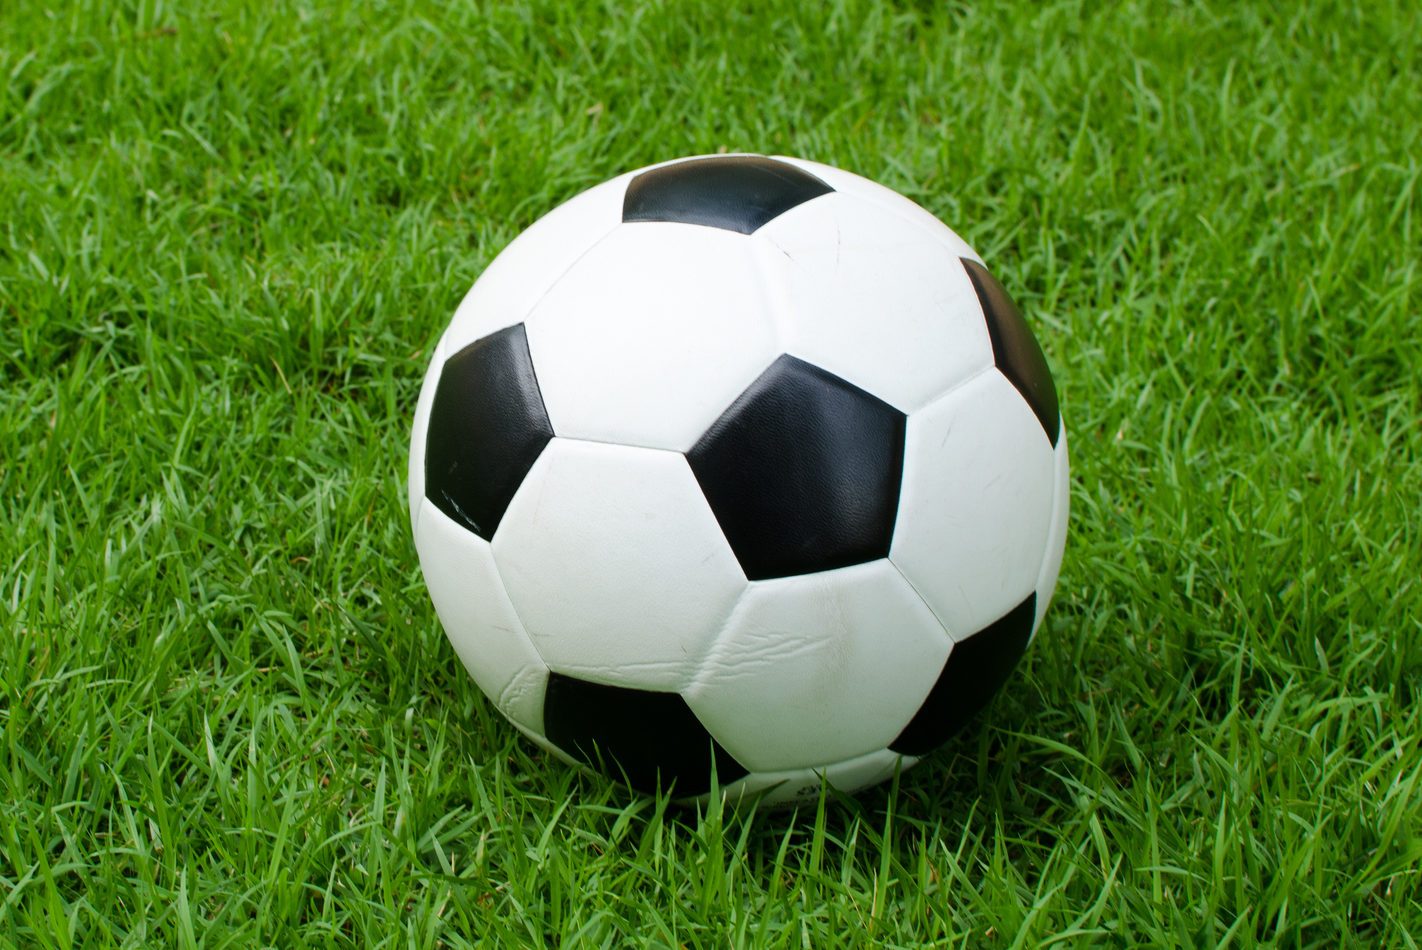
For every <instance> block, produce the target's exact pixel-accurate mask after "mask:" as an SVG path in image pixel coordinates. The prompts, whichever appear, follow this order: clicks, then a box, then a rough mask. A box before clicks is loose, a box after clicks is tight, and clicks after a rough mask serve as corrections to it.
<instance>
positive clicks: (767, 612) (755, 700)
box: [683, 559, 952, 772]
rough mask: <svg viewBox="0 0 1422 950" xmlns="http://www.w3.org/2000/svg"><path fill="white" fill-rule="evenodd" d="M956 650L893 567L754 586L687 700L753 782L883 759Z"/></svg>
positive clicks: (875, 565) (878, 564) (879, 564)
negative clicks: (763, 774) (873, 755)
mask: <svg viewBox="0 0 1422 950" xmlns="http://www.w3.org/2000/svg"><path fill="white" fill-rule="evenodd" d="M951 645H952V641H950V640H949V638H948V635H947V633H946V632H945V631H944V630H943V626H942V625H941V624H940V623H939V622H938V620H937V618H935V617H934V616H933V612H932V611H930V610H929V609H928V608H927V607H926V606H925V605H924V603H923V601H922V600H921V599H920V598H919V596H918V594H916V593H915V592H914V590H913V588H912V587H910V586H909V585H908V583H907V582H906V581H905V580H904V578H903V577H902V576H901V575H900V574H899V572H898V570H897V569H895V567H894V565H892V564H891V563H889V562H888V561H887V560H884V559H880V560H877V561H870V562H869V563H867V564H859V565H855V566H853V567H846V568H840V569H838V570H833V571H821V572H818V573H815V574H804V575H800V576H798V577H786V578H780V579H777V580H767V581H757V582H756V583H755V584H753V585H751V588H750V589H749V590H748V591H746V593H745V595H744V596H742V598H741V600H740V602H739V603H738V604H737V605H736V609H735V611H734V612H733V613H732V614H731V618H730V620H729V621H728V622H727V623H726V627H725V629H724V630H723V631H722V632H721V634H720V636H719V637H718V638H717V640H716V645H715V647H713V648H712V650H711V652H710V653H709V654H708V655H707V657H706V660H705V661H704V662H703V663H702V665H701V670H700V671H699V672H698V673H697V676H696V679H695V680H694V681H693V682H692V684H691V686H690V687H689V688H688V689H686V690H685V691H684V693H683V695H684V696H685V698H686V701H687V704H688V705H690V706H691V708H692V710H693V711H694V712H695V713H696V716H697V718H698V719H700V720H701V722H702V724H703V725H705V726H706V728H707V729H708V730H710V732H711V734H712V735H713V736H715V737H716V739H717V741H719V742H720V743H721V745H722V746H724V747H725V749H726V751H727V752H729V753H730V754H731V755H732V756H734V757H735V759H736V760H737V761H738V762H740V763H741V764H742V765H744V766H745V767H746V768H748V769H751V770H752V771H754V772H760V771H767V772H780V771H785V770H788V769H797V768H808V767H814V766H822V765H824V764H825V763H827V762H839V761H843V760H847V759H851V758H855V757H858V756H861V755H865V754H868V753H870V752H873V751H875V750H879V749H884V748H886V747H887V746H888V745H889V743H890V742H892V741H893V740H894V739H895V738H896V737H897V736H898V735H899V733H900V732H901V731H902V730H903V728H904V724H905V723H907V722H908V721H909V720H910V719H911V718H912V717H913V715H914V713H916V712H917V711H918V709H919V707H920V706H921V705H922V704H923V700H924V698H925V697H927V695H928V693H929V690H930V689H932V687H933V684H934V681H935V680H936V679H937V677H938V671H939V670H940V669H941V668H942V667H943V663H944V661H945V660H946V659H947V658H948V650H949V647H950V646H951Z"/></svg>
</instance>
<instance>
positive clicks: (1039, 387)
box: [962, 257, 1061, 448]
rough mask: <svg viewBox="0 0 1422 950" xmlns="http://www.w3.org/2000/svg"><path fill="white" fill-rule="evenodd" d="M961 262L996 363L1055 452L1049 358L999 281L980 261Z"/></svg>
mask: <svg viewBox="0 0 1422 950" xmlns="http://www.w3.org/2000/svg"><path fill="white" fill-rule="evenodd" d="M962 260H963V268H964V269H965V270H967V272H968V279H969V280H971V281H972V282H973V290H975V291H977V294H978V302H979V303H981V304H982V307H983V316H984V317H985V318H986V320H987V328H988V336H990V337H991V338H992V355H993V360H994V362H996V363H997V368H998V369H999V370H1001V371H1002V375H1004V376H1006V377H1007V378H1008V380H1009V381H1010V382H1011V383H1012V385H1013V386H1016V387H1017V391H1018V392H1020V393H1021V394H1022V398H1023V399H1025V400H1027V405H1029V406H1031V407H1032V412H1033V413H1035V414H1036V416H1037V421H1038V422H1040V423H1041V424H1042V429H1043V430H1045V431H1046V433H1047V438H1048V439H1050V440H1051V442H1052V446H1053V448H1055V447H1056V444H1057V436H1058V435H1059V433H1060V428H1061V410H1060V409H1059V408H1058V407H1057V387H1056V384H1055V383H1054V382H1053V381H1052V371H1051V369H1049V368H1048V367H1047V357H1046V356H1045V355H1044V354H1043V353H1042V347H1041V346H1040V345H1039V344H1038V343H1037V338H1036V337H1035V336H1033V335H1032V328H1031V327H1029V326H1027V321H1026V320H1024V319H1022V314H1021V313H1020V312H1019V311H1018V309H1017V305H1016V304H1014V303H1013V302H1012V298H1011V297H1009V296H1008V294H1007V290H1006V289H1005V288H1004V287H1003V286H1002V284H1000V283H998V281H997V278H996V277H993V276H992V274H989V273H988V272H987V269H986V268H985V267H983V265H981V264H979V263H978V262H977V261H974V260H969V259H968V258H966V257H965V258H963V259H962Z"/></svg>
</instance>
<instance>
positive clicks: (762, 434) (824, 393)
mask: <svg viewBox="0 0 1422 950" xmlns="http://www.w3.org/2000/svg"><path fill="white" fill-rule="evenodd" d="M906 421H907V420H906V418H905V416H904V414H903V413H902V412H900V411H899V410H897V409H895V408H894V407H893V406H890V405H889V404H888V403H886V402H884V401H883V400H881V399H877V398H875V397H874V396H871V395H869V394H868V393H866V392H865V391H864V390H862V389H859V388H858V387H856V386H854V385H852V384H851V383H848V382H846V381H845V380H843V379H840V378H839V377H838V376H835V375H834V374H832V373H828V372H825V371H824V370H823V369H820V368H819V367H817V366H812V365H811V364H809V363H806V362H805V361H804V360H799V359H796V358H795V357H793V356H788V355H787V356H781V357H780V358H779V359H778V360H776V361H775V362H774V363H773V364H772V365H771V367H770V368H769V369H767V370H766V371H765V372H764V373H762V374H761V376H760V378H758V379H757V380H756V381H755V382H754V383H752V384H751V385H750V387H749V388H747V389H746V391H745V392H744V393H742V394H741V395H740V397H739V398H738V399H737V400H736V401H735V402H734V403H733V404H732V405H731V407H730V408H729V409H727V410H726V411H725V412H724V413H723V414H722V415H721V418H719V419H717V420H716V422H715V423H714V424H713V425H712V426H711V428H710V429H708V430H707V431H706V434H705V435H703V436H702V437H701V439H700V440H699V441H698V442H697V443H696V445H694V446H693V447H692V449H691V451H690V452H688V453H687V459H688V460H689V461H690V462H691V470H692V472H693V473H695V475H696V480H697V481H698V482H700V484H701V490H702V492H704V493H705V495H706V499H707V501H709V502H710V503H711V510H712V511H713V512H715V514H716V520H717V521H719V522H720V523H721V530H722V531H723V532H724V533H725V535H726V540H728V541H729V542H730V544H731V549H732V550H733V551H735V553H736V557H737V559H739V560H740V562H741V569H742V570H744V571H745V572H746V577H748V578H749V579H751V580H763V579H765V578H770V577H788V576H791V575H795V574H808V573H811V572H814V571H827V570H830V569H832V568H837V567H847V566H849V565H851V564H860V563H862V562H864V561H872V560H876V559H878V558H881V557H887V556H888V553H889V544H890V542H891V541H892V540H893V534H894V516H895V515H896V514H897V513H898V509H899V483H900V481H901V479H902V476H903V467H904V429H905V424H906Z"/></svg>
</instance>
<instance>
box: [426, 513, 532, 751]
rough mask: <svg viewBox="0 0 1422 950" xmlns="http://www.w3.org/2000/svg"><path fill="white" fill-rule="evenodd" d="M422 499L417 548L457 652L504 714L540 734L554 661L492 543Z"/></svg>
mask: <svg viewBox="0 0 1422 950" xmlns="http://www.w3.org/2000/svg"><path fill="white" fill-rule="evenodd" d="M421 504H422V505H423V506H424V509H425V510H424V511H422V512H421V513H420V519H419V526H418V527H417V528H416V530H415V548H416V550H417V551H418V552H419V555H420V569H421V570H422V571H423V572H424V575H425V583H426V585H427V586H428V587H429V591H430V598H431V599H432V600H433V601H434V605H435V611H436V612H437V613H438V614H439V622H440V624H441V625H442V626H443V627H444V632H445V634H446V635H447V636H448V637H449V642H450V643H451V644H453V646H454V652H455V653H456V654H458V656H459V659H460V661H461V662H463V664H464V668H465V669H466V670H468V671H469V675H470V676H472V677H473V678H474V682H476V683H478V684H479V688H480V689H482V690H483V691H484V695H486V696H488V697H489V698H490V699H491V700H492V701H493V703H494V705H495V706H497V707H498V709H499V711H500V712H502V713H503V714H504V715H505V716H507V717H508V718H509V719H511V720H512V721H513V722H514V723H515V724H517V725H518V726H520V727H522V728H523V729H525V730H527V731H529V732H531V733H534V734H541V733H542V732H543V695H544V686H545V684H546V683H547V681H548V667H547V666H546V665H545V664H544V662H543V658H542V657H541V656H539V654H538V651H537V650H535V649H534V648H533V644H532V643H531V642H530V641H529V639H528V634H527V633H526V632H525V630H524V626H523V621H522V620H520V619H519V615H518V613H517V612H516V611H515V610H514V607H513V604H512V603H510V601H509V597H508V593H507V592H506V591H505V590H504V584H503V581H502V580H501V579H500V578H499V571H498V568H497V567H496V566H495V565H494V555H493V552H492V551H491V550H490V548H489V542H487V541H485V540H484V539H483V538H480V537H478V536H476V535H474V534H472V533H471V532H470V531H469V530H468V529H466V528H465V527H464V526H463V525H460V524H459V523H458V522H456V521H454V520H453V519H452V518H450V517H449V516H448V515H446V514H445V513H444V512H443V511H440V510H439V509H438V508H436V507H435V506H434V505H432V504H430V502H429V501H428V500H423V501H422V502H421Z"/></svg>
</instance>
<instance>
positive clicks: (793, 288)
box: [755, 192, 993, 412]
mask: <svg viewBox="0 0 1422 950" xmlns="http://www.w3.org/2000/svg"><path fill="white" fill-rule="evenodd" d="M755 241H756V243H757V245H758V247H759V250H760V253H761V256H762V258H763V266H764V268H765V269H766V272H767V274H768V275H769V278H770V286H771V287H772V288H773V292H774V293H775V294H776V295H777V300H776V309H777V311H778V312H779V313H780V314H781V324H782V337H781V338H782V340H783V341H784V344H785V349H786V351H787V352H789V353H791V354H792V355H794V356H797V357H800V358H801V359H804V360H806V361H807V362H810V363H813V364H814V365H816V366H819V367H821V368H823V369H825V370H828V371H829V372H831V373H834V374H835V375H837V376H839V377H841V378H843V379H846V380H848V381H849V382H851V383H853V384H854V385H856V386H858V387H860V388H861V389H864V390H865V391H867V392H870V393H873V394H874V395H875V396H877V397H878V398H880V399H882V400H884V401H885V402H888V403H889V404H891V405H893V406H894V407H895V408H897V409H899V410H900V411H902V412H912V411H914V410H915V409H918V408H919V407H921V406H923V405H924V404H926V403H928V402H929V401H930V400H931V399H933V398H934V397H935V396H937V395H939V394H940V393H942V392H944V391H945V390H947V389H949V388H950V387H952V386H954V385H955V384H957V383H960V382H962V381H963V380H965V379H967V378H968V377H969V376H971V375H973V374H974V373H976V372H980V371H982V370H984V369H986V368H987V367H989V366H991V365H992V363H993V353H992V343H991V341H990V340H989V338H988V331H987V326H986V325H985V324H984V322H983V317H982V309H981V308H980V306H979V304H978V298H977V294H976V293H975V292H974V290H973V284H972V281H971V280H970V279H969V277H968V274H967V272H966V271H965V270H964V268H963V266H962V264H961V263H960V259H959V257H958V255H957V254H954V253H953V252H952V251H951V250H950V249H949V247H948V246H947V244H945V243H943V242H941V241H935V240H929V239H927V238H926V237H925V235H924V234H923V233H922V232H921V230H920V229H917V228H912V227H906V226H905V224H904V220H903V218H902V217H900V216H899V215H897V214H895V213H893V212H891V211H888V210H886V209H884V208H883V207H881V206H879V205H877V204H875V203H873V202H871V201H869V200H867V199H865V198H861V197H857V196H855V195H849V194H843V193H839V192H836V193H834V194H828V195H824V196H823V197H821V198H818V199H816V200H814V201H810V202H806V203H805V204H802V205H800V206H799V207H797V208H794V209H793V210H791V211H787V212H786V213H785V214H782V215H780V216H779V217H778V218H776V219H775V220H774V221H771V222H770V223H769V224H767V225H765V226H764V227H762V228H761V229H760V230H758V231H757V232H756V234H755ZM924 354H933V358H932V359H925V358H924Z"/></svg>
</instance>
